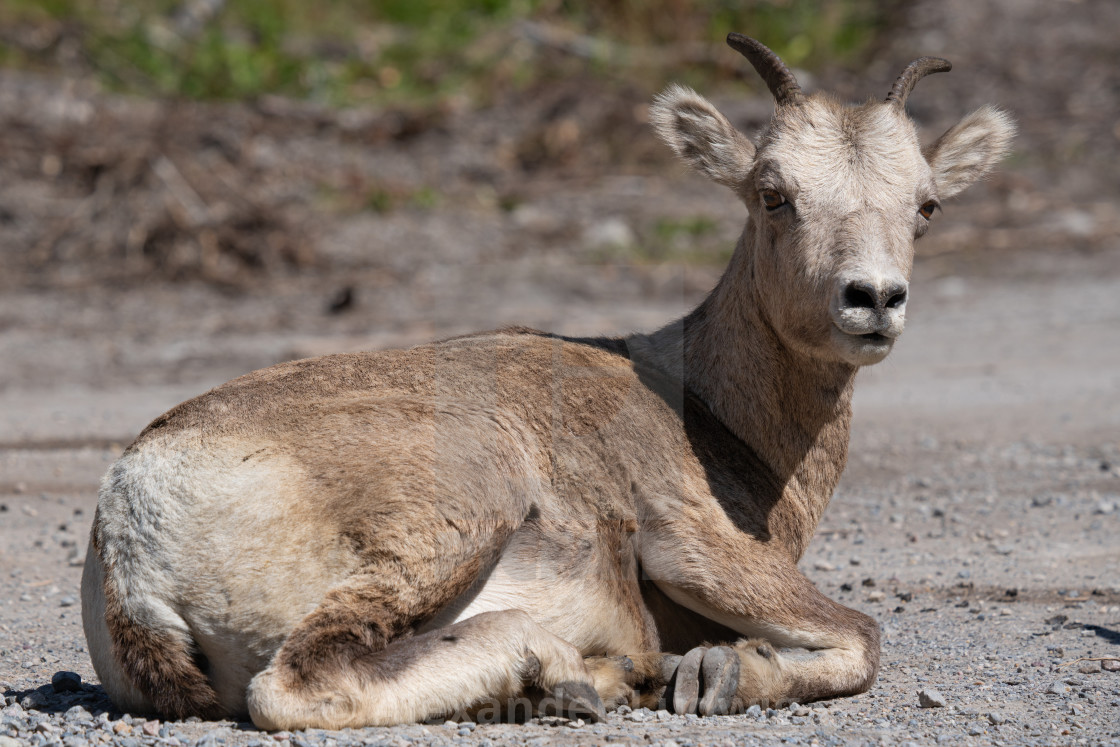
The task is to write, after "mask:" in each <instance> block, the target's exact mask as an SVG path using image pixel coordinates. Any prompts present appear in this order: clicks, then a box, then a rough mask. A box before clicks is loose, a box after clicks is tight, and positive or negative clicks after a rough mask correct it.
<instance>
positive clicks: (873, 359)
mask: <svg viewBox="0 0 1120 747" xmlns="http://www.w3.org/2000/svg"><path fill="white" fill-rule="evenodd" d="M832 341H833V343H834V344H835V345H836V348H837V350H838V352H839V353H840V356H841V357H842V358H843V359H844V360H846V361H847V362H848V363H851V364H852V365H854V366H870V365H873V364H875V363H878V362H879V361H881V360H883V359H884V358H886V357H887V353H889V352H891V348H892V347H893V346H894V338H893V337H887V336H886V335H880V334H874V333H872V334H867V335H850V334H848V333H846V332H842V331H841V330H839V329H837V328H835V327H833V329H832Z"/></svg>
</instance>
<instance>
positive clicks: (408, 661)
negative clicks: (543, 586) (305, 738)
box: [248, 610, 603, 729]
mask: <svg viewBox="0 0 1120 747" xmlns="http://www.w3.org/2000/svg"><path fill="white" fill-rule="evenodd" d="M312 617H314V616H312ZM309 623H310V624H315V623H314V621H313V620H310V619H309ZM308 633H309V631H302V630H297V631H296V632H295V633H293V635H292V636H291V637H290V638H289V639H288V642H286V643H285V644H284V646H283V647H282V648H281V650H280V653H279V654H278V655H277V657H276V659H275V660H274V661H273V664H272V665H271V666H270V667H269V668H268V669H266V670H265V671H264V672H261V673H260V674H258V675H257V676H256V677H255V678H254V679H253V681H252V683H251V684H250V686H249V696H248V702H249V713H250V715H251V717H252V719H253V723H255V724H256V725H257V726H259V727H261V728H263V729H303V728H321V729H341V728H346V727H362V726H385V725H390V724H398V723H405V722H416V721H423V720H427V719H429V718H433V717H440V716H446V715H451V714H455V713H462V712H466V711H475V712H479V711H480V710H482V711H483V712H485V710H486V709H487V708H490V709H491V711H490V712H491V713H494V714H497V713H498V712H499V710H501V707H502V706H504V705H506V704H508V705H510V706H511V710H512V706H514V705H515V702H514V701H516V700H517V699H519V698H520V697H521V696H522V694H523V691H524V690H525V689H526V688H533V689H537V690H539V692H540V693H541V694H542V695H543V696H544V697H543V698H540V697H538V698H536V699H535V702H533V703H532V704H531V705H529V708H530V709H531V708H532V707H534V706H535V707H536V708H539V709H541V710H546V711H547V710H552V711H554V712H562V713H569V714H572V715H573V716H576V715H578V716H583V717H590V718H593V719H598V718H601V717H602V716H603V705H602V702H601V700H600V699H599V697H598V695H597V694H596V692H595V689H594V680H593V677H592V675H591V674H590V673H589V672H588V669H587V667H585V666H584V663H583V659H582V657H581V656H580V653H579V651H577V650H576V649H575V647H573V646H572V645H571V644H569V643H566V642H565V641H563V640H561V639H559V638H557V637H556V636H554V635H552V634H551V633H549V632H548V631H546V630H545V629H544V628H542V627H540V626H539V625H538V624H536V623H535V622H533V620H532V619H531V618H530V617H529V615H528V614H526V613H525V612H522V611H520V610H505V611H501V612H486V613H482V614H480V615H476V616H475V617H472V618H470V619H468V620H464V621H462V622H459V623H456V624H454V625H449V626H447V627H444V628H439V629H437V630H433V631H430V632H428V633H424V634H422V635H417V636H412V637H404V638H400V639H397V640H394V641H393V642H392V643H390V644H389V645H388V646H387V647H385V648H383V649H381V650H377V651H374V650H367V651H366V652H365V653H361V654H358V655H356V656H354V657H353V658H351V659H350V661H349V662H348V663H347V665H345V666H338V665H335V666H328V667H324V668H323V669H320V670H312V671H305V672H303V673H302V675H298V674H297V673H296V671H295V670H294V669H293V665H292V663H291V662H292V661H299V660H303V659H307V658H310V659H317V658H318V657H315V656H314V655H310V656H308V655H309V654H310V652H301V651H298V650H294V648H296V647H298V646H302V645H306V644H305V643H304V642H305V641H308V640H314V639H316V636H312V635H308ZM347 645H352V643H351V642H349V641H348V642H347ZM301 654H303V656H301ZM523 702H526V703H527V704H528V703H529V701H527V700H526V701H523Z"/></svg>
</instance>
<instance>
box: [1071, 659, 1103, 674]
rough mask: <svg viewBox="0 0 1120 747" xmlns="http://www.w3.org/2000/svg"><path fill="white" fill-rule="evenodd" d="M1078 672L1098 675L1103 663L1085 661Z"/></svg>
mask: <svg viewBox="0 0 1120 747" xmlns="http://www.w3.org/2000/svg"><path fill="white" fill-rule="evenodd" d="M1077 671H1078V672H1081V674H1098V673H1099V672H1100V671H1101V663H1100V662H1099V661H1083V662H1081V666H1079V667H1078V668H1077Z"/></svg>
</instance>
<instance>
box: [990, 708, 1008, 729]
mask: <svg viewBox="0 0 1120 747" xmlns="http://www.w3.org/2000/svg"><path fill="white" fill-rule="evenodd" d="M988 721H989V722H990V723H991V724H992V726H999V725H1000V724H1002V723H1006V721H1007V717H1006V716H1004V715H1003V714H1002V713H1000V712H999V711H992V712H991V713H989V714H988Z"/></svg>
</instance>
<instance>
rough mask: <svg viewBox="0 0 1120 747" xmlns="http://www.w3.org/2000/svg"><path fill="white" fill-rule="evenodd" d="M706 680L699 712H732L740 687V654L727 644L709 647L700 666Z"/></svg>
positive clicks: (712, 713)
mask: <svg viewBox="0 0 1120 747" xmlns="http://www.w3.org/2000/svg"><path fill="white" fill-rule="evenodd" d="M700 672H701V674H702V675H703V680H704V696H703V697H702V698H701V699H700V703H699V705H698V706H697V712H698V713H699V714H700V715H701V716H721V715H724V714H727V713H731V708H732V703H733V701H734V698H735V693H736V692H737V691H738V689H739V655H738V654H736V653H735V651H734V650H732V649H731V648H729V647H727V646H717V647H716V648H711V649H708V653H706V654H704V663H703V664H702V665H701V667H700Z"/></svg>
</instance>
